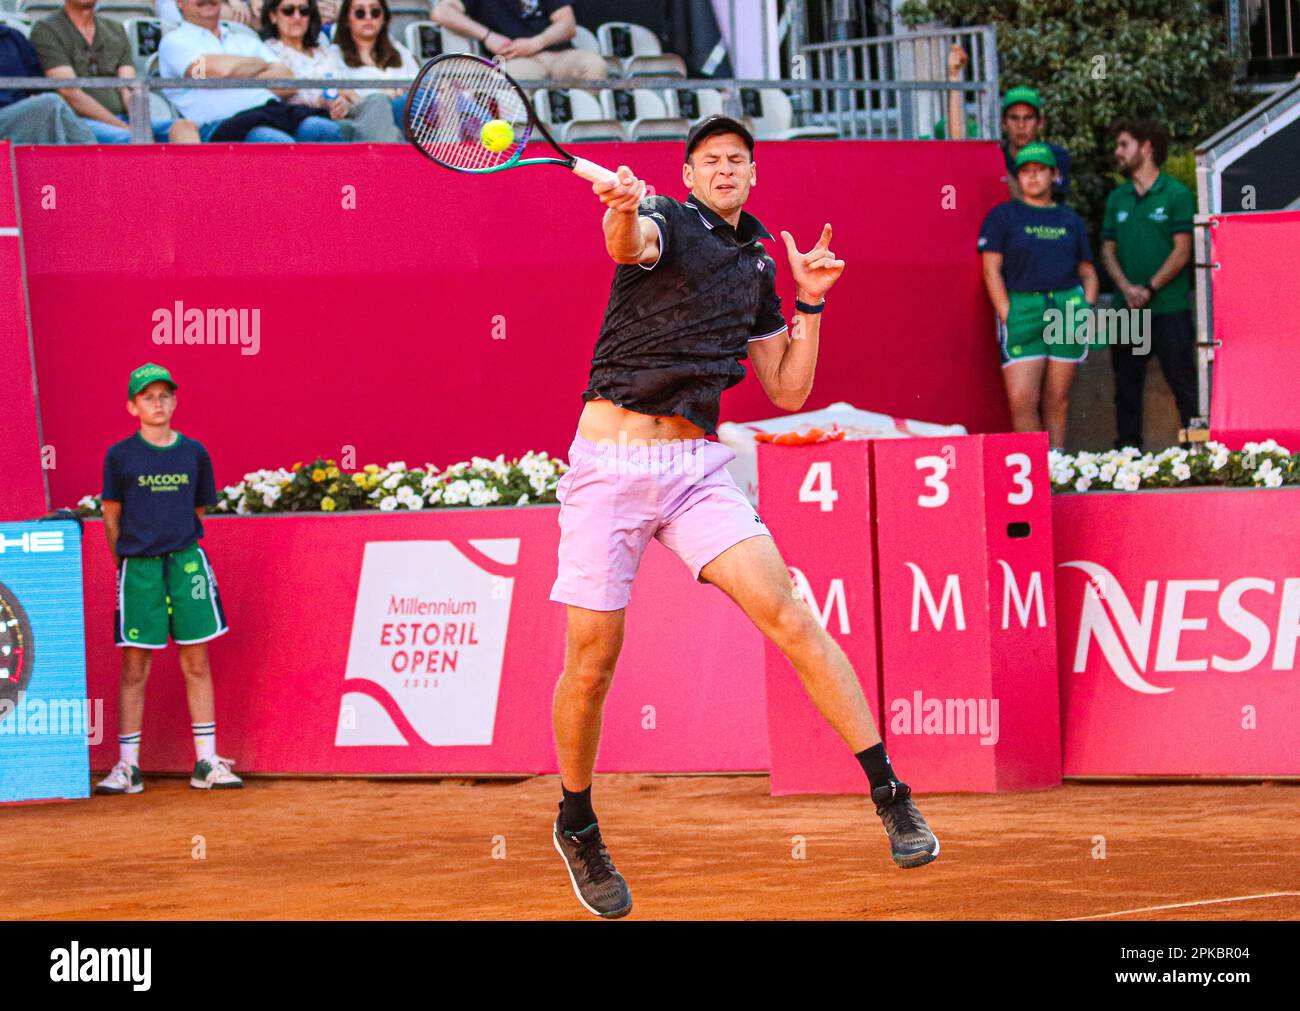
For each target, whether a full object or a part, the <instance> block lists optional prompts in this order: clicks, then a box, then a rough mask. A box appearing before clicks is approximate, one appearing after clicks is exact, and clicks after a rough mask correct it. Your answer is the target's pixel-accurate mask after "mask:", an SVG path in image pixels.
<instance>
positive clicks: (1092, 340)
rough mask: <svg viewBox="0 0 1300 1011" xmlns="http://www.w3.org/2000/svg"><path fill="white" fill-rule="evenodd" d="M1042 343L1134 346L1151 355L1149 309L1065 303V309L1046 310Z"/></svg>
mask: <svg viewBox="0 0 1300 1011" xmlns="http://www.w3.org/2000/svg"><path fill="white" fill-rule="evenodd" d="M1043 322H1044V323H1045V324H1046V325H1045V326H1044V327H1043V342H1044V343H1045V344H1046V345H1047V346H1048V347H1049V348H1050V347H1060V346H1062V345H1071V344H1073V345H1076V346H1077V345H1081V344H1090V345H1093V346H1100V345H1107V346H1116V347H1118V346H1123V347H1132V348H1133V353H1134V354H1139V355H1145V354H1150V353H1151V310H1150V309H1129V308H1123V309H1113V308H1110V309H1107V308H1102V307H1100V306H1099V307H1097V308H1093V307H1091V306H1087V305H1082V306H1080V305H1077V303H1075V302H1066V303H1065V309H1064V310H1061V309H1044V310H1043Z"/></svg>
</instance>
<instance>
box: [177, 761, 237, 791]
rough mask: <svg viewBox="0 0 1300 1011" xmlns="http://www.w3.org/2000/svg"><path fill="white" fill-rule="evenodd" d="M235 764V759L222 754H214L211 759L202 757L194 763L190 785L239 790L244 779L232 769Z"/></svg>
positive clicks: (211, 788) (210, 788)
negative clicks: (223, 756) (224, 756)
mask: <svg viewBox="0 0 1300 1011" xmlns="http://www.w3.org/2000/svg"><path fill="white" fill-rule="evenodd" d="M234 764H235V761H234V759H232V758H222V757H221V756H220V755H213V756H212V758H211V759H210V760H209V759H206V758H201V759H199V760H198V761H197V762H195V763H194V775H192V776H191V777H190V786H192V787H194V789H196V790H238V789H239V788H240V787H242V786H243V785H244V781H243V780H242V779H240V778H239V777H238V776H236V775H235V774H234V773H233V772H231V771H230V767H231V766H232V765H234Z"/></svg>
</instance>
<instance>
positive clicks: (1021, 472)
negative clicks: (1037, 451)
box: [1007, 453, 1034, 505]
mask: <svg viewBox="0 0 1300 1011" xmlns="http://www.w3.org/2000/svg"><path fill="white" fill-rule="evenodd" d="M1007 466H1008V467H1015V468H1016V472H1015V473H1014V474H1012V475H1011V480H1012V481H1013V482H1014V483H1015V485H1016V489H1017V490H1016V491H1013V492H1008V493H1007V502H1009V503H1010V504H1011V505H1024V504H1025V503H1026V502H1028V501H1029V500H1030V499H1031V498H1033V497H1034V485H1033V483H1032V482H1031V481H1030V480H1029V470H1030V463H1029V454H1028V453H1010V454H1008V455H1007Z"/></svg>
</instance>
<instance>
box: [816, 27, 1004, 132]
mask: <svg viewBox="0 0 1300 1011" xmlns="http://www.w3.org/2000/svg"><path fill="white" fill-rule="evenodd" d="M953 44H957V45H960V46H961V47H962V48H963V49H964V50H965V51H966V54H967V56H968V63H967V66H966V70H965V73H964V75H963V80H961V81H958V82H949V81H948V68H947V61H948V51H949V49H950V48H951V47H952V46H953ZM800 56H801V58H802V60H803V61H804V62H803V64H802V65H801V66H800V67H798V68H796V70H802V71H803V72H804V73H803V74H802V75H801V74H799V73H797V72H796V74H795V76H796V77H799V76H806V77H808V78H811V79H813V80H815V81H828V82H829V81H837V82H842V81H852V82H857V83H859V84H860V85H861V88H860V89H859V90H860V91H861V94H860V95H852V94H847V93H844V92H839V93H835V92H832V91H831V90H830V89H829V88H827V89H825V90H821V91H819V90H817V89H813V90H811V92H810V93H809V95H808V96H807V97H808V98H809V99H810V101H811V103H812V105H811V107H810V108H805V109H803V110H802V112H803V113H804V115H805V116H807V118H808V122H809V123H810V124H816V125H826V126H834V127H835V128H836V129H837V130H839V131H840V133H841V134H842V135H844V136H848V137H857V136H865V137H873V136H879V135H882V133H883V135H886V136H895V137H898V138H900V139H909V140H910V139H913V138H915V137H921V136H932V135H933V131H934V125H935V123H936V122H937V121H938V120H939V119H940V118H941V117H946V116H947V114H948V109H947V106H948V102H947V99H948V96H949V94H951V93H952V92H954V91H956V92H959V93H960V94H961V96H962V109H963V111H964V113H965V114H966V115H971V114H973V115H974V116H975V120H976V122H977V123H978V125H979V131H980V133H979V135H980V136H981V137H983V138H985V139H991V138H996V137H998V136H999V134H1000V129H1001V127H1000V125H999V111H998V55H997V29H996V28H995V27H994V26H992V25H981V26H978V27H972V28H952V29H947V28H941V29H927V30H924V31H912V32H903V33H900V34H897V35H878V36H873V37H871V38H861V39H843V40H837V41H833V42H817V43H813V44H810V45H805V46H802V47H801V48H800ZM972 105H973V108H972Z"/></svg>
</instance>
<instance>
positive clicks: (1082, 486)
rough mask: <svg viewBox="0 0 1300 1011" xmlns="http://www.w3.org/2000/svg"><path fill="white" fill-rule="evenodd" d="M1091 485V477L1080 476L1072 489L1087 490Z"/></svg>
mask: <svg viewBox="0 0 1300 1011" xmlns="http://www.w3.org/2000/svg"><path fill="white" fill-rule="evenodd" d="M1091 485H1092V479H1091V478H1088V477H1081V478H1079V480H1077V481H1075V482H1074V490H1075V491H1087V490H1088V488H1089V487H1091Z"/></svg>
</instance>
